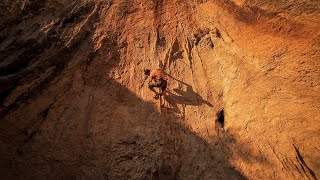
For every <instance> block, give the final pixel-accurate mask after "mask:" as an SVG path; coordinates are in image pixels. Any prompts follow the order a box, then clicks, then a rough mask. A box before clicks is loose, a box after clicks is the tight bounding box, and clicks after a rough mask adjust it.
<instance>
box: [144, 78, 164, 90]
mask: <svg viewBox="0 0 320 180" xmlns="http://www.w3.org/2000/svg"><path fill="white" fill-rule="evenodd" d="M148 85H149V88H153V87H161V90H162V91H164V90H166V88H167V81H166V80H164V79H162V78H161V79H159V80H157V79H154V80H153V81H151V82H149V84H148Z"/></svg>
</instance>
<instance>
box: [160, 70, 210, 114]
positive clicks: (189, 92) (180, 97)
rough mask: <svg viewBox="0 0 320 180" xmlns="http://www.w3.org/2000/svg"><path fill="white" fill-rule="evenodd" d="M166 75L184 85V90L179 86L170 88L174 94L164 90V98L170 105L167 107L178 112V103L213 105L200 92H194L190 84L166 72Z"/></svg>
mask: <svg viewBox="0 0 320 180" xmlns="http://www.w3.org/2000/svg"><path fill="white" fill-rule="evenodd" d="M166 75H167V76H169V77H170V78H171V79H173V80H175V81H178V82H179V83H180V84H182V85H183V86H185V87H186V91H183V90H181V89H179V88H174V89H172V90H173V91H174V92H175V93H176V94H174V93H172V92H170V91H167V92H166V94H165V99H166V101H167V102H168V103H169V105H170V106H171V107H172V108H168V109H172V110H173V111H174V112H177V113H180V112H181V111H180V109H179V107H178V104H180V105H183V106H187V105H189V106H200V105H202V104H206V105H208V106H210V107H213V105H212V104H211V103H210V102H208V101H206V100H204V99H203V98H202V97H201V96H200V94H198V93H196V92H195V91H194V90H193V88H192V86H191V85H189V84H187V83H185V82H183V81H181V80H178V79H176V78H174V77H173V76H171V75H169V74H166ZM169 86H170V85H169Z"/></svg>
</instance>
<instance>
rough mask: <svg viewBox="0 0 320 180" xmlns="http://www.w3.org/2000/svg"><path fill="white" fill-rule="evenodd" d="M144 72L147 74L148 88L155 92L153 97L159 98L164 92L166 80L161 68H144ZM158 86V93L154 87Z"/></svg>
mask: <svg viewBox="0 0 320 180" xmlns="http://www.w3.org/2000/svg"><path fill="white" fill-rule="evenodd" d="M144 74H145V75H146V76H148V78H149V82H148V86H149V89H150V90H151V91H152V92H154V93H155V96H154V99H159V97H160V96H162V95H164V94H165V90H166V88H167V84H168V83H167V80H168V78H167V77H166V76H164V75H163V71H162V69H153V70H152V71H151V70H150V69H144ZM155 87H158V88H160V92H159V93H158V92H157V91H156V90H155V89H154V88H155Z"/></svg>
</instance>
